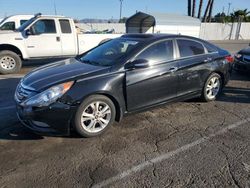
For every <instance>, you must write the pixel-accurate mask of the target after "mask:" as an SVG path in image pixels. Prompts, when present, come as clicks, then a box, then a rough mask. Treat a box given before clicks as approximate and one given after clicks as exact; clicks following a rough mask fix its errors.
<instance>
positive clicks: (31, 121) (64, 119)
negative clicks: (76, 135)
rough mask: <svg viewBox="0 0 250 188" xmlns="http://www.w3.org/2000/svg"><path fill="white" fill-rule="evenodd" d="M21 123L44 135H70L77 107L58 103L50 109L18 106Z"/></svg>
mask: <svg viewBox="0 0 250 188" xmlns="http://www.w3.org/2000/svg"><path fill="white" fill-rule="evenodd" d="M16 108H17V116H18V119H19V120H20V122H21V123H22V124H23V125H24V126H25V127H27V128H29V129H31V130H32V131H34V132H36V133H38V134H43V135H52V134H53V135H69V134H70V127H71V126H70V125H71V120H72V118H73V116H74V114H75V111H76V107H74V106H70V105H67V104H63V103H60V102H56V103H54V104H52V105H50V106H48V107H42V108H37V107H22V106H20V105H19V104H18V103H17V105H16Z"/></svg>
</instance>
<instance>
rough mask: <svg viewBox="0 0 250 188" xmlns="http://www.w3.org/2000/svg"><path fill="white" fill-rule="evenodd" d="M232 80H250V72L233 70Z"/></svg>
mask: <svg viewBox="0 0 250 188" xmlns="http://www.w3.org/2000/svg"><path fill="white" fill-rule="evenodd" d="M230 80H235V81H237V80H238V81H250V73H247V72H236V71H233V74H232V76H231V78H230Z"/></svg>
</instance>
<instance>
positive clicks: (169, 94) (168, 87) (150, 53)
mask: <svg viewBox="0 0 250 188" xmlns="http://www.w3.org/2000/svg"><path fill="white" fill-rule="evenodd" d="M174 57H175V53H174V48H173V41H172V40H164V41H160V42H157V43H155V44H152V45H151V46H149V47H147V48H146V49H144V50H143V51H142V52H141V53H139V55H137V56H136V57H135V58H134V62H135V60H140V59H142V60H147V62H148V63H149V64H150V66H148V67H145V68H134V69H128V70H127V71H126V91H127V108H128V111H133V110H137V109H140V108H143V107H147V106H151V105H154V104H157V103H160V102H163V101H166V100H169V99H171V98H174V97H176V91H177V87H178V76H177V73H176V70H177V69H178V67H177V66H178V65H177V62H176V61H175V60H174Z"/></svg>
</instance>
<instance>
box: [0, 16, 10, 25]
mask: <svg viewBox="0 0 250 188" xmlns="http://www.w3.org/2000/svg"><path fill="white" fill-rule="evenodd" d="M8 18H9V17H6V18H4V19H3V20H2V21H1V22H0V26H1V25H2V24H3V23H4V22H5V20H7V19H8Z"/></svg>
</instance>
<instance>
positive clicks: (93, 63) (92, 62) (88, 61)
mask: <svg viewBox="0 0 250 188" xmlns="http://www.w3.org/2000/svg"><path fill="white" fill-rule="evenodd" d="M80 61H81V62H83V63H87V64H90V65H99V63H98V62H95V61H90V60H88V59H84V60H82V59H80Z"/></svg>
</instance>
